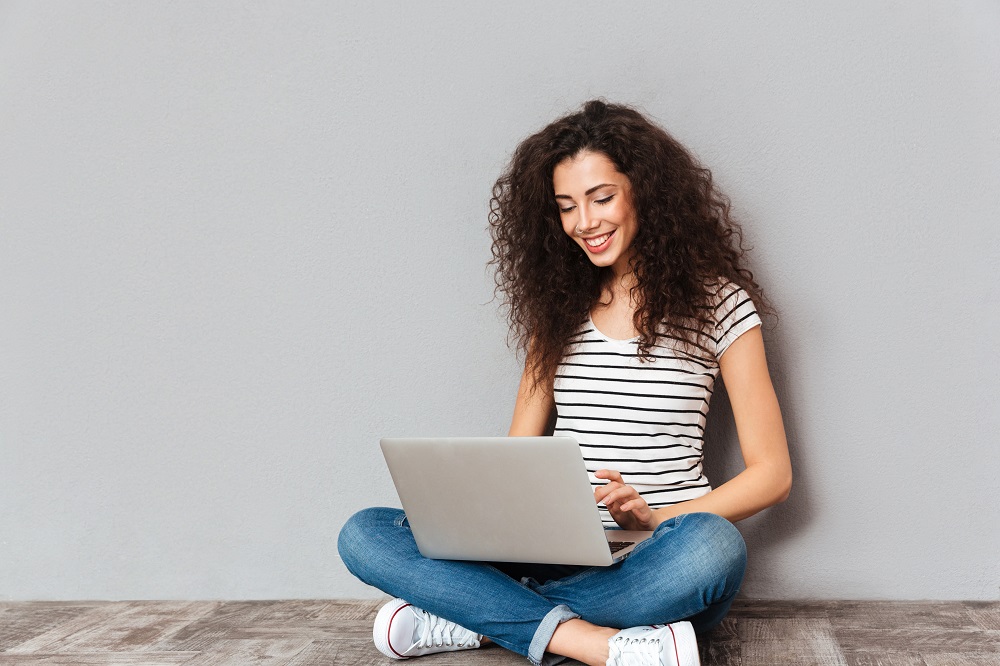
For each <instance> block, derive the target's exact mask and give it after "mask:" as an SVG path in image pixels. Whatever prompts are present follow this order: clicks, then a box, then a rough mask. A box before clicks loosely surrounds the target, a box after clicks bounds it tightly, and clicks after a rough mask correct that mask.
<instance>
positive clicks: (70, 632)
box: [7, 601, 219, 654]
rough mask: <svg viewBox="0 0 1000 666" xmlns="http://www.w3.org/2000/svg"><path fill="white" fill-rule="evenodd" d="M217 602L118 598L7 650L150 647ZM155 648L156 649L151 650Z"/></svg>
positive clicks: (104, 650) (23, 652)
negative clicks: (123, 599)
mask: <svg viewBox="0 0 1000 666" xmlns="http://www.w3.org/2000/svg"><path fill="white" fill-rule="evenodd" d="M218 605H219V602H214V601H120V602H106V603H102V604H100V605H97V606H94V607H93V608H92V609H91V610H89V611H88V612H85V613H81V614H80V615H77V616H75V617H73V618H72V619H70V620H68V621H66V622H64V623H62V624H60V625H58V626H55V627H52V628H51V629H49V630H48V631H46V632H44V633H42V634H39V635H38V636H35V637H33V638H31V639H29V640H27V641H24V642H23V643H20V644H19V645H17V646H14V647H12V648H10V649H9V650H8V651H7V652H8V653H14V654H27V653H50V652H81V653H89V652H115V651H130V650H141V649H146V650H153V648H152V647H151V646H152V645H154V644H156V643H157V642H159V641H160V640H162V639H163V638H165V637H166V636H169V635H170V634H173V633H174V632H176V631H178V630H179V629H181V628H183V627H184V626H185V625H187V624H189V623H191V621H192V620H194V619H197V618H198V617H200V616H201V615H204V614H205V613H208V612H211V611H212V610H214V609H215V608H216V607H217V606H218ZM154 651H155V650H154Z"/></svg>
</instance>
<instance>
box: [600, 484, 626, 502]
mask: <svg viewBox="0 0 1000 666" xmlns="http://www.w3.org/2000/svg"><path fill="white" fill-rule="evenodd" d="M622 487H623V486H622V485H621V484H620V483H615V482H614V481H611V482H608V483H607V484H606V485H603V486H598V487H597V488H594V498H595V499H596V500H597V501H598V502H600V501H601V500H603V499H604V498H606V497H607V496H608V495H610V494H611V493H613V492H614V491H615V490H617V489H619V488H622Z"/></svg>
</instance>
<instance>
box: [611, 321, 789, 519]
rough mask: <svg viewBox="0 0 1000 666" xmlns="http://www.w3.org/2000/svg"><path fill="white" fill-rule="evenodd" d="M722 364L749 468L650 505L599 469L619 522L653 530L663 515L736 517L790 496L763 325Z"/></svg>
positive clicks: (731, 348)
mask: <svg viewBox="0 0 1000 666" xmlns="http://www.w3.org/2000/svg"><path fill="white" fill-rule="evenodd" d="M719 367H720V369H721V371H722V379H723V381H725V383H726V389H727V390H728V392H729V400H730V403H731V404H732V407H733V417H734V418H735V420H736V432H737V434H738V436H739V440H740V450H741V451H742V453H743V462H744V464H745V465H746V469H745V470H743V471H742V472H740V473H739V474H738V475H737V476H736V477H734V478H733V479H731V480H730V481H727V482H726V483H724V484H722V485H721V486H719V487H718V488H716V489H715V490H713V491H711V492H710V493H708V494H707V495H703V496H701V497H699V498H697V499H693V500H688V501H687V502H680V503H679V504H674V505H672V506H667V507H663V508H662V509H652V510H651V509H650V508H649V506H648V505H647V504H646V502H645V500H643V499H642V498H641V497H639V495H638V493H636V491H635V489H634V488H631V487H630V486H627V485H625V484H624V482H623V481H622V478H621V475H620V474H619V473H618V472H617V471H615V470H601V471H598V472H597V475H596V476H597V477H598V478H602V479H608V480H609V483H608V484H607V485H605V486H602V487H600V488H597V489H596V490H595V493H594V495H595V498H596V499H597V500H598V501H602V500H604V502H605V504H606V505H607V506H608V509H609V510H610V511H611V515H612V516H613V517H614V518H615V520H616V521H618V523H619V525H622V526H628V527H627V528H626V529H637V530H652V529H656V526H657V525H659V524H660V523H661V522H663V521H664V520H667V519H669V518H673V517H675V516H679V515H681V514H684V513H697V512H705V513H715V514H718V515H720V516H722V517H723V518H726V519H727V520H730V521H732V522H736V521H738V520H742V519H744V518H748V517H750V516H752V515H754V514H755V513H757V512H758V511H761V510H762V509H766V508H767V507H769V506H772V505H774V504H777V503H779V502H782V501H784V500H785V499H786V498H787V497H788V493H789V491H790V490H791V486H792V465H791V462H790V460H789V458H788V443H787V442H786V440H785V427H784V425H783V424H782V422H781V409H780V408H779V407H778V399H777V397H776V396H775V394H774V387H773V386H772V385H771V376H770V374H769V373H768V370H767V359H766V357H765V355H764V338H763V336H762V335H761V332H760V328H759V327H757V328H752V329H750V330H749V331H747V332H746V333H744V334H743V335H741V336H740V337H739V338H737V339H736V340H735V341H733V343H732V344H731V345H730V346H729V348H728V349H727V350H726V352H725V353H724V354H723V355H722V357H721V358H720V359H719ZM609 502H610V504H609Z"/></svg>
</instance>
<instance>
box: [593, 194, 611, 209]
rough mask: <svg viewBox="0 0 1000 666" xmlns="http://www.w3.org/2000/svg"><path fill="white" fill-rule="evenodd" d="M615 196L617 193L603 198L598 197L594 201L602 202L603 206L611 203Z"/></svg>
mask: <svg viewBox="0 0 1000 666" xmlns="http://www.w3.org/2000/svg"><path fill="white" fill-rule="evenodd" d="M614 198H615V195H613V194H612V195H610V196H606V197H604V198H603V199H598V200H596V201H595V202H594V203H596V204H601V205H602V206H604V205H606V204H609V203H611V200H612V199H614Z"/></svg>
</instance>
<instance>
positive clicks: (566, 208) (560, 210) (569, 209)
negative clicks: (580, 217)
mask: <svg viewBox="0 0 1000 666" xmlns="http://www.w3.org/2000/svg"><path fill="white" fill-rule="evenodd" d="M574 208H576V206H566V207H565V208H563V207H562V206H559V212H560V213H568V212H570V211H571V210H573V209H574Z"/></svg>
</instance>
